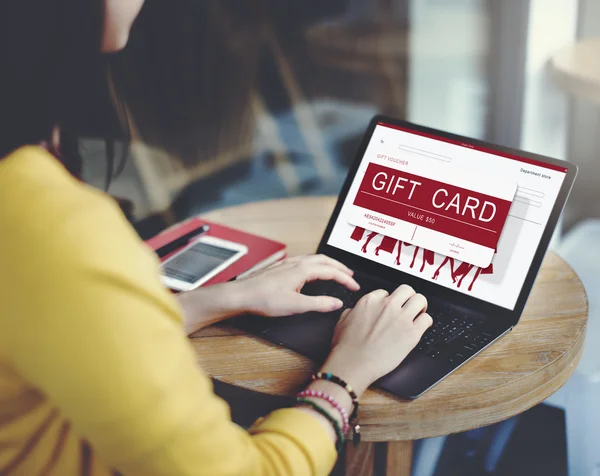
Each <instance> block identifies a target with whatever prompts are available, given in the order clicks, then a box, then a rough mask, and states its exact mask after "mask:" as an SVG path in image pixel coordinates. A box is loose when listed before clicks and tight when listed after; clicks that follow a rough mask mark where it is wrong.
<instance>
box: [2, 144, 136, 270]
mask: <svg viewBox="0 0 600 476" xmlns="http://www.w3.org/2000/svg"><path fill="white" fill-rule="evenodd" d="M0 230H2V231H1V232H0V244H2V247H0V249H3V250H5V251H6V250H13V252H14V253H15V254H17V253H18V254H22V253H27V250H26V249H25V248H33V247H35V248H36V249H37V250H38V251H39V253H42V252H43V253H45V255H44V256H45V258H44V259H46V258H48V255H49V254H51V253H53V252H59V253H61V254H64V255H65V256H66V255H67V254H69V255H71V256H77V255H87V254H88V253H89V251H90V249H91V246H92V245H93V244H99V243H103V242H104V243H106V242H115V241H116V242H121V243H122V244H123V246H126V245H127V243H129V244H130V245H131V246H134V247H135V246H139V239H138V238H137V235H135V232H134V231H133V230H132V229H131V226H130V225H129V223H128V222H127V220H126V219H125V217H124V216H123V213H122V212H121V210H120V208H119V207H118V205H117V204H116V203H115V201H114V200H113V199H112V198H110V197H109V196H108V195H106V194H105V193H103V192H101V191H99V190H96V189H93V188H92V187H89V186H87V185H85V184H83V183H81V182H80V181H79V180H77V179H75V178H74V177H73V176H71V175H70V174H69V173H68V171H67V170H66V169H65V168H64V167H63V166H62V164H61V163H60V162H58V160H56V159H55V158H54V157H53V156H52V155H51V154H50V153H48V152H47V151H45V150H44V149H43V148H41V147H23V148H21V149H19V150H17V151H15V152H14V153H12V154H11V155H9V156H8V157H6V158H4V159H2V160H0ZM105 246H106V244H105V245H104V247H105Z"/></svg>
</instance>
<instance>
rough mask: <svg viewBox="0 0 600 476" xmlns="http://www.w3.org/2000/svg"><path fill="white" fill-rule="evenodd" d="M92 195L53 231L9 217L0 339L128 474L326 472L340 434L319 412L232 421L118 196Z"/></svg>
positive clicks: (101, 453)
mask: <svg viewBox="0 0 600 476" xmlns="http://www.w3.org/2000/svg"><path fill="white" fill-rule="evenodd" d="M87 198H88V199H86V197H85V196H81V197H77V200H76V204H75V205H73V204H72V205H73V206H74V207H75V208H76V210H73V211H69V212H68V213H67V214H66V215H67V216H64V217H63V216H59V217H57V216H54V217H51V218H52V220H48V221H50V222H53V223H54V225H55V226H54V228H53V229H54V231H53V234H52V236H49V235H48V232H47V230H48V223H45V219H43V216H42V215H41V214H40V220H39V222H38V221H32V226H31V227H28V228H24V229H23V230H19V229H16V228H15V227H11V230H13V233H15V237H14V240H12V248H11V249H9V250H5V251H7V253H6V257H7V260H5V261H4V262H3V266H4V267H5V269H6V272H7V273H9V274H10V275H11V276H13V277H14V278H13V281H12V285H13V286H12V289H13V291H14V292H12V293H10V294H7V293H5V294H4V296H5V297H6V300H5V301H3V307H2V309H3V310H5V311H6V312H7V314H6V315H9V316H11V318H12V319H13V320H11V325H10V326H6V329H4V330H5V331H6V332H4V331H3V332H2V335H0V344H1V345H2V348H3V349H4V350H5V351H6V354H7V356H8V358H9V359H10V360H11V363H12V365H13V366H14V368H15V370H16V371H17V372H19V374H20V375H22V377H23V378H24V379H25V380H26V381H27V382H30V383H31V385H33V386H35V387H37V388H38V389H39V390H40V391H41V392H42V393H43V394H44V395H46V396H47V398H48V399H49V400H50V401H51V402H52V403H53V404H54V405H56V407H57V408H59V409H60V411H61V413H62V414H63V415H64V416H65V417H66V418H67V419H68V420H69V421H70V422H71V423H72V425H73V428H74V430H75V431H76V433H77V434H78V435H81V437H82V438H85V439H86V440H88V441H89V442H90V444H91V446H92V448H93V450H94V452H95V455H96V457H97V458H98V459H100V460H101V461H103V462H105V463H106V465H107V466H109V467H114V468H116V469H118V470H120V471H121V472H123V473H124V474H128V475H129V474H131V475H137V474H139V475H144V476H155V475H156V476H162V475H168V476H173V475H181V476H185V475H194V476H198V475H204V474H205V475H210V476H218V475H244V476H246V475H248V476H251V475H270V474H273V475H275V474H277V475H326V474H328V473H329V472H330V470H331V468H332V467H333V464H334V461H335V456H336V455H335V450H334V444H333V442H332V439H331V437H330V435H329V434H328V432H327V429H326V426H325V425H323V424H322V423H321V422H320V421H319V420H318V419H317V418H314V417H313V416H312V415H311V414H307V413H305V412H303V411H300V410H297V409H286V410H280V411H277V412H275V413H274V414H272V415H271V416H269V417H268V418H266V419H265V420H264V421H262V422H260V423H259V424H258V425H256V426H255V427H254V428H253V430H252V434H249V433H248V432H246V431H244V430H242V429H241V428H239V427H238V426H237V425H235V424H233V423H232V422H231V419H230V413H229V409H228V407H227V405H226V403H225V402H223V401H222V400H220V399H219V398H217V397H216V396H215V395H214V393H213V392H212V388H211V383H210V380H209V379H208V378H207V377H206V376H205V375H204V374H203V373H202V371H201V370H200V369H199V367H198V365H197V363H196V356H195V355H194V352H193V350H192V348H191V346H190V344H189V341H188V339H187V337H186V334H185V332H184V330H183V329H182V326H181V316H180V314H179V308H178V306H177V304H176V302H175V300H174V299H173V297H172V296H171V295H170V294H169V293H168V292H167V291H166V290H165V289H164V288H163V287H162V285H161V284H160V281H159V279H158V276H157V272H156V262H155V260H154V259H153V258H152V256H151V254H150V253H149V252H146V250H145V249H144V248H143V246H142V244H141V243H140V242H139V240H137V239H136V237H135V234H134V233H133V232H132V231H131V230H130V228H129V227H128V226H127V224H126V223H125V221H124V219H123V218H122V217H121V214H120V213H119V212H118V211H116V210H115V208H114V207H113V206H109V205H107V204H106V202H105V201H102V202H100V203H99V202H98V200H97V199H96V198H94V199H93V200H92V199H89V197H87ZM20 231H22V232H23V236H17V235H18V233H20ZM32 240H33V241H35V242H36V243H38V246H36V247H34V248H32V247H29V246H27V243H30V242H32ZM27 263H30V265H29V267H27V265H26V264H27Z"/></svg>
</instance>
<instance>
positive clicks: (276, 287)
mask: <svg viewBox="0 0 600 476" xmlns="http://www.w3.org/2000/svg"><path fill="white" fill-rule="evenodd" d="M316 280H334V281H337V282H339V283H341V284H343V285H344V286H347V287H348V288H349V289H351V290H353V291H355V290H358V289H360V286H359V285H358V283H357V282H356V281H355V280H354V278H352V271H351V270H350V269H349V268H347V267H346V266H344V265H343V264H342V263H339V262H338V261H335V260H334V259H331V258H328V257H327V256H322V255H319V256H316V255H311V256H301V257H298V258H290V259H286V260H283V261H281V262H279V263H277V264H274V265H273V266H270V267H269V268H266V269H264V270H262V271H258V272H256V273H253V274H252V275H250V276H248V277H246V278H243V279H240V280H238V281H233V282H230V283H223V284H217V285H214V286H209V287H206V288H204V287H201V288H198V289H195V290H193V291H189V292H187V293H181V294H179V295H178V296H177V299H178V301H179V303H180V305H181V306H182V308H183V313H184V318H185V330H186V332H187V333H188V334H193V333H194V332H197V331H198V330H200V329H202V328H203V327H206V326H209V325H211V324H215V323H217V322H220V321H223V320H224V319H227V318H229V317H233V316H236V315H239V314H243V313H246V312H250V313H253V314H259V315H262V316H267V317H278V316H288V315H290V314H299V313H302V312H309V311H318V312H328V311H334V310H336V309H340V308H341V307H342V306H343V304H342V302H341V301H340V300H339V299H336V298H332V297H329V296H304V295H302V294H300V290H301V289H302V287H303V286H304V285H305V284H306V283H307V282H309V281H316Z"/></svg>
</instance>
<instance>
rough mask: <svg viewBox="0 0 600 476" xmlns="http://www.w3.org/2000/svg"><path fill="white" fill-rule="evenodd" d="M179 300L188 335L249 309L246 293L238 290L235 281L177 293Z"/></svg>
mask: <svg viewBox="0 0 600 476" xmlns="http://www.w3.org/2000/svg"><path fill="white" fill-rule="evenodd" d="M177 301H178V302H179V305H180V306H181V309H182V311H183V318H184V319H183V321H184V329H185V332H186V334H187V335H190V334H193V333H194V332H198V331H199V330H200V329H203V328H205V327H208V326H210V325H212V324H216V323H217V322H221V321H224V320H225V319H228V318H230V317H233V316H237V315H240V314H243V313H244V312H246V311H248V309H249V307H248V305H247V303H245V302H244V301H245V297H244V295H243V294H241V293H239V292H237V287H236V286H235V285H234V283H223V284H216V285H214V286H210V287H209V288H199V289H196V290H194V291H189V292H186V293H181V294H178V295H177Z"/></svg>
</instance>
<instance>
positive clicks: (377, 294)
mask: <svg viewBox="0 0 600 476" xmlns="http://www.w3.org/2000/svg"><path fill="white" fill-rule="evenodd" d="M389 295H390V293H388V292H387V291H386V290H385V289H376V290H375V291H371V292H370V293H368V294H365V295H364V296H363V297H361V298H360V300H359V301H358V302H359V303H360V302H366V301H369V300H372V299H384V298H386V297H388V296H389Z"/></svg>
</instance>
